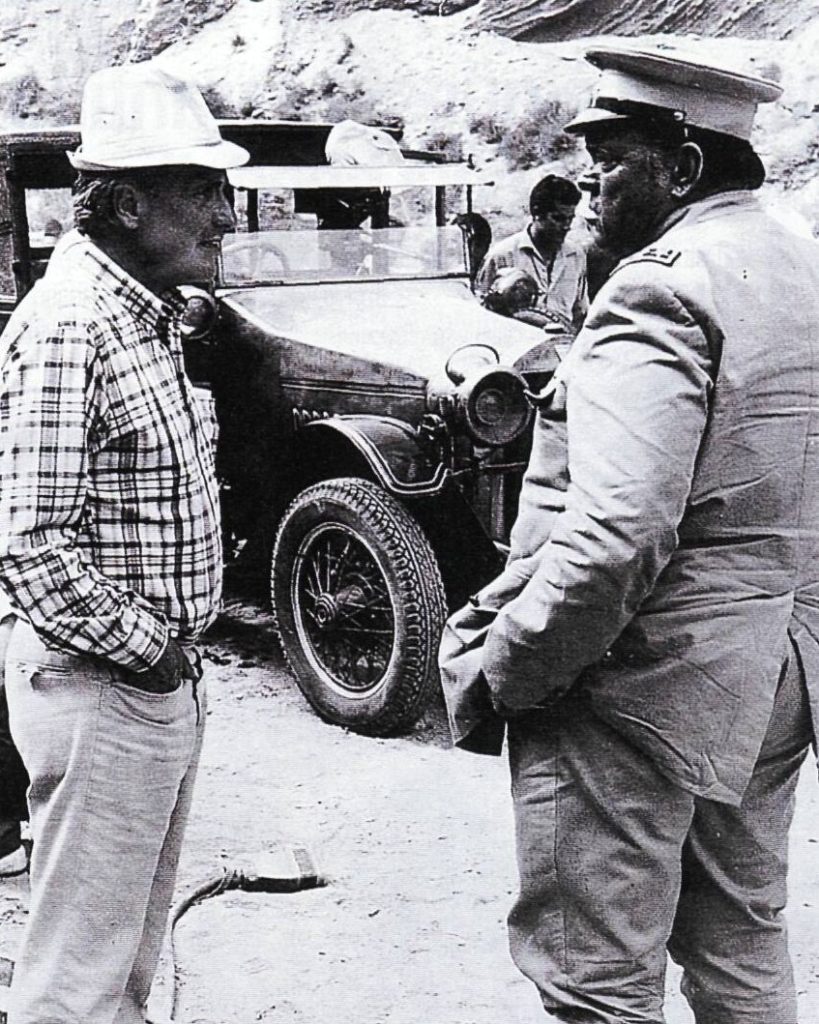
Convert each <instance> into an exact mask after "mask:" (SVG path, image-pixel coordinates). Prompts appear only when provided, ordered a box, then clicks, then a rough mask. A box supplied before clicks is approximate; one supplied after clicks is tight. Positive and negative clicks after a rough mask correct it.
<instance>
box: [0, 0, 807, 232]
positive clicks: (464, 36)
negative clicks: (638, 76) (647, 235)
mask: <svg viewBox="0 0 819 1024" xmlns="http://www.w3.org/2000/svg"><path fill="white" fill-rule="evenodd" d="M626 11H628V14H627V15H626V14H625V13H624V12H626ZM637 33H644V34H641V35H637V37H636V38H634V37H635V34H637ZM670 33H674V34H670ZM622 35H628V36H629V37H632V38H633V41H634V42H635V43H636V44H640V43H646V42H650V43H652V44H653V45H672V44H677V45H679V44H682V45H684V46H685V47H686V48H687V49H688V50H689V51H690V52H692V53H694V54H701V55H703V56H704V57H706V58H707V59H710V60H716V61H723V62H725V63H728V64H730V65H733V66H735V67H739V68H741V69H743V68H744V69H745V70H749V71H756V72H758V73H761V74H764V75H766V76H768V77H774V78H776V79H778V80H780V81H781V82H782V85H783V87H784V94H783V97H782V100H781V101H780V102H779V103H778V104H775V105H772V106H771V107H770V108H766V109H764V110H763V111H762V112H761V115H760V118H759V129H758V132H757V136H756V140H755V141H756V145H757V147H758V148H759V150H760V152H761V153H762V155H763V157H764V158H765V161H766V164H767V166H768V168H769V172H770V174H769V176H770V180H771V182H772V185H773V188H772V189H771V190H769V191H770V192H771V194H772V195H773V194H776V195H780V196H785V197H786V199H787V201H788V203H789V204H790V205H791V206H792V207H794V208H795V209H796V210H798V211H799V212H800V213H801V214H802V215H804V216H805V217H807V218H808V220H809V221H810V223H811V224H813V223H815V222H817V221H819V174H817V161H819V105H817V103H816V100H815V97H816V96H817V95H819V67H817V63H816V60H815V53H816V49H817V46H818V45H819V0H775V2H774V0H770V2H762V0H630V3H628V4H625V3H623V2H622V0H481V2H474V0H401V2H398V0H117V2H116V4H114V3H113V2H111V0H59V2H58V0H4V2H3V3H2V5H0V125H2V124H6V125H14V124H20V123H31V122H32V121H33V120H34V121H48V122H66V121H72V120H75V119H76V117H77V114H78V110H79V98H80V93H81V88H82V82H83V81H84V79H85V78H86V77H87V75H88V73H89V72H90V71H92V70H93V69H94V68H96V67H99V66H102V65H105V64H108V63H111V62H122V61H126V60H142V59H146V58H148V57H151V56H155V57H156V58H157V59H158V60H159V61H160V62H161V63H163V64H164V65H165V66H167V67H168V68H169V69H171V70H173V71H175V72H176V73H179V74H183V75H186V76H188V77H191V78H192V79H193V80H195V81H196V82H197V83H198V84H199V85H200V87H201V88H202V89H203V91H204V93H205V95H206V97H207V99H208V102H209V103H210V104H211V106H212V108H213V109H214V111H215V112H216V113H218V114H220V115H223V116H243V117H276V118H283V117H284V118H315V117H319V118H322V119H326V120H340V119H342V118H344V117H353V118H356V119H358V120H367V121H376V122H378V121H380V122H386V123H400V124H402V125H403V126H404V129H405V138H406V140H407V141H408V143H410V144H411V145H419V146H426V147H429V148H435V149H438V150H440V151H443V152H445V153H448V154H451V155H453V156H455V155H463V154H466V153H470V154H472V155H473V156H474V157H475V159H476V161H477V162H478V163H479V164H480V165H481V166H483V167H489V168H491V169H492V170H493V172H494V177H495V182H496V185H495V187H494V188H493V189H490V190H486V192H485V194H484V196H483V197H481V200H480V201H481V206H482V208H483V209H484V210H487V211H488V212H489V213H490V215H491V216H492V217H493V220H494V223H495V226H496V229H497V230H504V229H505V228H506V227H507V226H509V225H510V224H511V223H512V222H513V221H516V220H517V219H519V218H520V217H521V216H522V213H523V210H524V207H525V200H526V196H527V195H528V191H529V188H530V187H531V184H532V183H533V181H534V180H535V179H536V177H537V176H539V175H540V174H541V173H543V172H544V171H547V170H558V169H560V170H566V171H568V173H577V172H579V170H580V169H581V167H582V165H583V160H584V156H583V152H582V150H580V149H578V148H577V146H576V143H575V142H574V141H573V140H572V139H570V138H569V137H567V136H565V135H564V134H563V133H562V132H561V128H562V125H563V124H565V123H566V121H567V120H568V119H569V118H570V117H571V116H572V114H573V113H574V111H575V110H577V109H578V107H580V106H583V105H585V103H586V102H587V98H588V93H589V90H590V87H591V84H592V82H593V81H594V78H595V75H594V72H593V71H592V69H591V68H590V67H589V65H588V64H586V62H585V61H584V60H583V59H582V54H583V49H584V47H585V45H586V43H587V42H588V39H589V38H594V39H595V41H596V42H600V41H601V39H605V38H612V37H614V36H622Z"/></svg>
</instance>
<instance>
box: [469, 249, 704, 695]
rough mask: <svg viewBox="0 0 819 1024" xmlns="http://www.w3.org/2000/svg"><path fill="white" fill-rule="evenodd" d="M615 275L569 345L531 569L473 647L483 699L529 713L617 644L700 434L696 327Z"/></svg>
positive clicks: (662, 556)
mask: <svg viewBox="0 0 819 1024" xmlns="http://www.w3.org/2000/svg"><path fill="white" fill-rule="evenodd" d="M663 272H665V273H667V269H666V268H663V267H656V268H655V267H653V266H652V267H649V268H647V267H646V264H642V265H640V264H638V265H636V266H635V265H631V266H627V267H624V268H623V269H621V270H619V271H617V272H616V274H615V275H614V276H613V277H612V278H611V279H610V280H609V282H608V283H607V285H606V286H605V288H604V289H603V291H602V292H601V294H600V295H599V296H598V300H597V301H596V302H595V305H594V307H593V309H592V311H591V313H590V316H589V321H588V323H587V325H586V327H585V328H584V329H583V331H582V332H581V333H580V335H579V336H578V338H577V339H576V341H575V343H574V349H575V350H576V351H574V352H573V359H572V365H571V372H570V374H569V376H568V380H567V395H566V417H567V430H568V473H569V486H568V490H567V493H566V505H565V508H564V510H563V511H562V512H561V513H560V514H559V515H558V516H557V517H556V519H555V523H554V527H553V529H552V531H551V533H550V534H549V537H548V540H547V541H546V542H545V544H544V546H543V549H542V552H541V557H540V560H539V563H538V568H537V571H536V572H535V573H534V575H533V576H532V578H531V580H530V581H529V583H528V584H527V585H526V587H525V588H524V589H523V591H522V592H521V593H520V595H519V596H518V597H517V598H516V599H515V600H513V601H512V602H510V603H509V604H508V605H507V606H506V607H505V608H504V609H503V611H501V612H500V613H499V615H498V617H497V619H496V620H495V623H494V625H493V627H492V629H491V630H490V631H489V635H488V637H487V640H486V644H485V647H484V657H483V663H482V667H483V671H484V674H485V676H486V679H487V681H488V683H489V686H490V689H491V690H492V692H493V695H494V698H495V699H496V700H497V701H498V702H499V703H500V704H502V705H503V706H506V707H508V708H512V709H521V708H526V707H531V706H533V705H535V704H537V703H539V702H541V701H544V700H548V699H549V698H553V697H555V696H556V695H558V694H560V693H562V692H564V691H565V690H566V689H568V687H570V686H571V685H572V683H573V682H574V681H575V679H576V678H577V676H578V675H579V673H580V672H581V671H582V670H583V668H585V667H586V666H588V665H590V664H593V663H594V662H596V661H598V660H599V659H600V658H601V657H602V656H603V655H604V654H605V653H606V651H607V650H608V648H609V647H610V646H611V644H612V642H613V641H614V640H615V639H616V638H617V637H618V636H619V634H620V633H621V632H622V630H623V629H624V627H625V626H626V625H627V623H628V622H629V620H630V619H631V618H632V616H633V615H634V613H635V611H636V610H637V608H638V607H639V605H640V603H641V602H642V601H643V600H644V598H645V597H646V596H647V595H648V594H649V592H650V591H651V589H652V587H653V585H654V583H655V581H656V579H657V577H658V576H659V574H660V572H661V571H662V569H663V567H664V566H665V565H666V563H667V562H668V560H669V558H670V557H671V554H672V552H673V551H674V549H675V547H676V544H677V528H678V526H679V523H680V520H681V518H682V515H683V511H684V508H685V504H686V500H687V498H688V494H689V491H690V487H691V481H692V477H693V472H694V465H695V460H696V457H697V452H698V450H699V446H700V442H701V439H702V435H703V432H704V430H705V426H706V419H707V413H708V400H709V395H710V390H711V371H712V360H711V354H710V352H709V344H708V339H707V337H706V333H705V330H704V329H703V328H702V327H701V326H699V325H698V323H697V322H695V320H694V318H693V317H692V316H691V315H690V313H689V312H688V310H687V309H686V307H685V306H684V305H683V304H682V303H681V302H680V300H679V299H678V297H677V296H676V294H675V292H674V290H673V289H672V288H671V287H670V286H669V285H668V284H667V283H665V282H664V281H663V280H662V279H660V280H659V281H657V280H655V281H652V280H650V279H649V280H648V281H647V277H648V278H650V277H651V276H655V275H659V274H661V273H663Z"/></svg>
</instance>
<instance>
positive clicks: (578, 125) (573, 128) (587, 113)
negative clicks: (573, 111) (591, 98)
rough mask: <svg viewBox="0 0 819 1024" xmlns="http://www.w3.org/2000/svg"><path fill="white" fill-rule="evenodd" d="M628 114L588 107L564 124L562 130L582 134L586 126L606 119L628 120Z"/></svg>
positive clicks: (603, 121) (602, 122) (589, 126)
mask: <svg viewBox="0 0 819 1024" xmlns="http://www.w3.org/2000/svg"><path fill="white" fill-rule="evenodd" d="M628 119H629V115H628V114H615V113H614V112H613V111H611V110H602V109H601V108H600V107H589V108H588V109H587V110H584V111H583V113H582V114H578V115H577V117H576V118H575V119H574V120H573V121H569V123H568V124H567V125H564V127H563V131H564V132H570V133H571V134H573V135H582V134H583V132H585V131H586V129H587V128H591V127H593V126H594V125H597V124H605V122H606V121H628Z"/></svg>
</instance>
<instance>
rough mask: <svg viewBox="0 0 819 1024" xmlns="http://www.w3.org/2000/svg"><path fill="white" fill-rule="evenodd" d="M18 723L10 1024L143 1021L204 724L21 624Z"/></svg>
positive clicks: (195, 711) (11, 688) (191, 711)
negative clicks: (17, 940) (28, 850)
mask: <svg viewBox="0 0 819 1024" xmlns="http://www.w3.org/2000/svg"><path fill="white" fill-rule="evenodd" d="M6 688H7V694H8V703H9V712H10V720H11V731H12V735H13V737H14V741H15V743H16V744H17V746H18V748H19V750H20V753H21V755H22V757H23V761H24V763H25V765H26V768H27V769H28V773H29V776H30V779H31V785H30V789H29V809H30V813H31V830H32V839H33V844H34V846H33V856H32V862H31V902H30V909H29V916H28V921H27V926H26V929H25V933H24V936H23V940H22V946H21V949H20V950H19V953H18V956H17V960H16V964H15V970H14V978H13V982H12V988H11V993H10V1010H9V1016H8V1021H9V1024H144V1022H145V1019H146V1018H145V1004H146V1002H147V999H148V995H149V993H150V988H151V983H152V981H153V977H154V973H155V971H156V966H157V961H158V958H159V953H160V950H161V946H162V939H163V935H164V931H165V926H166V922H167V916H168V909H169V906H170V903H171V899H172V895H173V888H174V882H175V878H176V869H177V862H178V858H179V851H180V846H181V843H182V837H183V832H184V827H185V823H186V820H187V817H188V811H189V808H190V802H191V795H192V788H193V782H194V776H195V773H196V767H197V763H198V760H199V751H200V748H201V742H202V729H203V725H204V720H205V708H204V706H203V691H202V687H201V683H200V684H199V687H198V692H197V690H195V689H194V688H193V687H192V685H191V683H190V682H189V681H185V682H183V684H182V685H181V686H180V687H179V689H177V690H175V691H174V692H172V693H170V694H153V693H145V692H143V691H141V690H138V689H136V688H134V687H133V686H129V685H127V684H126V683H125V681H124V679H123V677H122V674H121V673H119V672H117V670H116V669H114V668H112V667H111V666H108V665H106V664H105V663H103V662H102V661H96V660H95V659H89V658H83V657H76V656H72V655H66V654H62V653H58V652H54V651H51V650H48V649H47V648H46V647H45V646H44V645H43V644H42V642H41V641H40V640H39V638H38V637H37V636H36V634H35V633H34V631H33V630H32V629H31V627H29V626H28V625H26V624H24V623H22V622H20V623H18V624H17V625H16V626H15V629H14V632H13V634H12V637H11V641H10V644H9V648H8V652H7V657H6Z"/></svg>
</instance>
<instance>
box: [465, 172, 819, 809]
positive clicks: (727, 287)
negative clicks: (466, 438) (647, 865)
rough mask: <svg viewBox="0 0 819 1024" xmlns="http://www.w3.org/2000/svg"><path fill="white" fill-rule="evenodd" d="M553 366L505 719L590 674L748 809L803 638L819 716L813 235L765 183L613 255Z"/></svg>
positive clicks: (511, 625)
mask: <svg viewBox="0 0 819 1024" xmlns="http://www.w3.org/2000/svg"><path fill="white" fill-rule="evenodd" d="M558 374H559V377H560V379H559V380H558V381H557V382H556V389H555V390H556V394H557V395H558V399H559V398H560V394H561V393H562V394H563V397H564V398H565V417H566V431H567V434H568V454H567V466H564V469H563V474H564V476H565V480H564V483H565V485H566V491H565V494H563V495H562V498H560V497H558V496H557V491H556V489H555V486H554V484H555V480H556V479H557V478H558V477H559V476H560V473H561V470H560V467H559V466H557V468H556V465H555V445H554V424H553V423H551V422H550V420H549V417H550V416H551V417H554V416H555V408H554V406H553V407H552V408H551V409H550V410H545V411H544V412H543V413H541V414H540V415H539V416H538V419H537V422H536V427H535V437H534V444H533V450H532V456H531V460H530V465H529V469H528V472H527V476H526V480H525V483H524V488H523V493H522V497H521V505H520V514H519V518H518V521H517V523H516V526H515V529H514V532H513V537H512V552H511V556H510V565H509V567H508V569H507V572H514V571H515V569H514V567H515V564H516V563H518V562H519V561H520V560H521V559H528V562H527V565H530V566H532V570H531V571H530V572H529V573H528V574H527V578H526V582H524V583H521V584H520V586H519V587H518V588H517V595H518V596H516V597H514V598H513V599H512V600H510V601H508V602H507V603H506V604H504V606H503V608H502V609H501V611H500V612H499V613H498V615H497V617H496V618H495V620H494V623H493V624H492V626H491V628H490V629H489V630H488V633H487V636H486V641H485V645H484V648H483V658H482V662H481V664H482V669H483V674H484V676H485V679H486V681H487V682H488V685H489V687H490V690H491V691H492V694H493V698H494V700H495V701H497V702H500V703H502V704H503V705H505V706H506V707H507V708H510V709H524V708H528V707H532V706H534V705H538V704H541V703H544V702H547V703H548V701H550V700H552V699H554V698H555V697H556V696H558V695H559V694H561V693H563V692H565V691H566V690H567V689H568V688H569V687H571V686H576V687H577V688H578V689H580V690H581V691H582V692H583V693H585V694H586V696H587V698H588V699H589V700H590V701H591V702H592V704H593V706H594V707H595V709H596V710H597V713H598V714H599V715H600V716H601V717H602V718H604V719H605V720H607V721H608V722H609V723H610V724H611V725H612V726H613V727H614V728H616V729H617V730H618V731H619V732H620V733H621V734H623V735H625V736H627V737H628V738H629V739H630V740H631V741H632V742H633V743H634V744H635V745H636V746H637V747H638V748H640V749H642V750H643V751H645V752H646V753H648V755H649V756H651V757H652V758H653V759H654V761H655V763H656V764H657V766H658V768H659V769H660V770H661V771H663V772H664V773H665V774H667V775H668V776H669V777H671V778H672V779H673V780H675V781H676V782H677V783H678V784H680V785H681V786H683V787H685V788H687V789H689V790H691V791H692V792H694V793H696V794H699V795H702V796H705V797H708V798H711V799H715V800H720V801H725V802H729V803H738V802H739V800H740V799H741V796H742V792H743V790H744V788H745V786H746V784H747V782H748V779H749V777H750V773H751V771H752V769H753V765H754V763H755V760H756V757H757V755H758V752H759V748H760V745H761V742H762V739H763V736H764V733H765V729H766V726H767V723H768V719H769V716H770V710H771V706H772V702H773V697H774V694H775V691H776V686H777V681H778V678H779V674H780V670H781V667H782V663H783V659H784V657H785V656H786V654H787V651H788V639H787V638H788V633H789V632H790V633H791V634H792V636H793V638H794V640H795V642H796V645H797V648H798V651H799V655H800V658H801V660H802V662H803V664H804V667H805V669H806V676H807V679H808V683H809V689H810V690H811V702H812V706H813V709H814V722H816V721H817V715H816V711H817V709H818V708H819V698H818V697H817V691H819V246H816V244H815V243H814V242H813V241H811V240H809V239H803V238H799V237H797V236H796V235H794V234H792V233H790V232H789V231H788V229H787V228H785V227H784V226H783V225H781V224H779V223H777V222H774V221H773V220H771V219H770V218H768V217H767V215H766V214H765V213H764V212H763V210H762V208H761V207H760V205H759V203H758V200H757V199H756V197H755V196H754V195H753V193H749V192H744V191H736V192H728V193H722V194H720V195H718V196H715V197H711V198H708V199H706V200H704V201H701V202H699V203H696V204H694V205H691V206H689V207H686V208H685V209H683V210H681V211H678V212H676V213H675V214H674V215H673V216H672V217H671V218H670V219H669V221H667V222H666V224H665V225H664V229H663V231H662V234H661V236H660V237H658V239H657V241H656V242H655V243H654V244H653V245H651V246H649V247H648V248H646V249H644V250H643V251H642V252H639V253H637V254H636V255H635V256H633V257H631V258H629V259H627V260H625V261H623V262H622V263H621V264H619V266H618V267H617V269H616V270H615V271H614V272H613V274H612V276H611V277H610V278H609V280H608V282H607V283H606V284H605V285H604V287H603V288H602V289H601V291H600V292H599V294H598V296H597V297H596V299H595V302H594V304H593V306H592V308H591V310H590V312H589V317H588V319H587V321H586V326H585V327H584V328H583V330H582V331H581V333H580V334H579V335H578V337H577V339H576V340H575V342H574V345H573V347H572V350H571V351H570V353H569V355H568V356H567V358H566V360H565V361H564V363H563V364H562V366H561V369H560V370H559V371H558ZM563 389H565V390H563ZM556 404H557V406H558V407H559V406H560V405H561V404H562V402H561V401H559V400H558V402H557V403H556ZM536 552H537V558H532V557H531V556H533V555H534V554H535V553H536Z"/></svg>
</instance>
